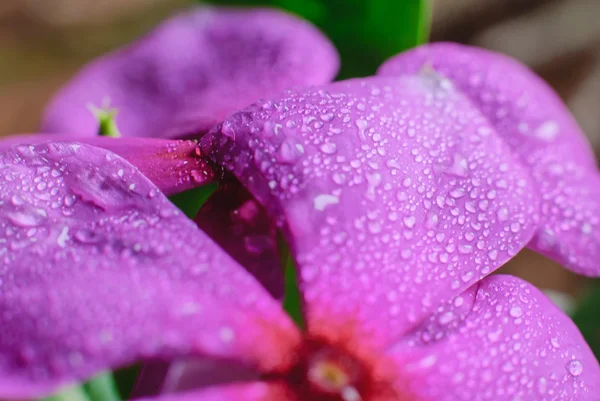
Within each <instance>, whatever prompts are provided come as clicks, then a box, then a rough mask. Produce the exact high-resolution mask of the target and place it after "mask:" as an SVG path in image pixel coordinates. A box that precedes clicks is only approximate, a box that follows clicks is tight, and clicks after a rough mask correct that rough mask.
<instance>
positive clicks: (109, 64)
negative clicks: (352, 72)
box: [42, 7, 338, 137]
mask: <svg viewBox="0 0 600 401" xmlns="http://www.w3.org/2000/svg"><path fill="white" fill-rule="evenodd" d="M337 67H338V56H337V53H336V51H335V49H334V48H333V46H332V44H331V43H330V42H329V41H328V40H327V39H326V38H325V36H324V35H322V34H321V33H320V32H319V31H318V30H317V29H316V28H314V27H313V26H311V25H310V24H309V23H307V22H305V21H302V20H300V19H298V18H296V17H293V16H291V15H288V14H285V13H283V12H279V11H275V10H268V9H255V10H244V9H239V10H235V9H216V8H208V7H197V8H195V9H192V10H191V11H189V12H187V13H183V14H180V15H177V16H175V17H172V18H171V19H169V20H167V21H166V22H164V23H163V24H162V25H160V26H159V27H158V28H156V29H155V30H154V31H152V32H151V33H150V34H148V35H147V36H146V37H144V38H143V39H141V40H139V41H137V42H135V43H134V44H132V45H130V46H128V47H126V48H124V49H121V50H119V51H117V52H115V53H112V54H110V55H107V56H105V57H103V58H101V59H99V60H97V61H94V62H93V63H92V64H90V65H88V66H87V67H85V68H84V69H83V70H82V71H81V72H80V73H79V74H78V75H77V76H76V77H75V78H74V80H73V81H72V82H71V83H70V84H68V85H67V86H66V87H65V88H64V89H62V90H61V91H60V92H59V93H58V95H57V96H56V97H55V98H54V100H53V101H52V102H51V104H50V105H49V106H48V109H47V111H46V114H45V118H44V122H43V125H42V130H43V131H45V132H76V133H79V134H81V135H88V136H93V135H97V131H98V123H97V121H96V119H95V118H94V116H93V115H92V113H91V112H89V111H88V105H89V104H95V105H96V106H100V105H101V104H102V103H103V102H104V100H103V99H110V105H111V107H114V108H116V109H117V110H118V115H117V116H116V122H117V125H118V126H119V128H120V131H121V132H122V134H123V135H124V136H143V137H178V136H179V137H181V136H185V135H189V134H197V133H201V132H204V131H206V130H208V129H209V128H210V127H211V126H212V125H214V124H215V123H217V122H219V121H221V120H223V119H224V118H225V117H226V116H228V115H229V114H231V113H233V112H234V111H236V110H238V109H240V108H241V107H245V106H247V105H248V104H250V103H252V102H254V101H256V100H258V99H260V98H261V97H266V96H272V95H275V94H277V93H279V92H281V91H283V90H284V89H286V88H288V87H293V86H296V85H298V86H304V85H310V84H320V83H325V82H328V81H330V80H331V79H332V78H333V77H334V76H335V73H336V71H337Z"/></svg>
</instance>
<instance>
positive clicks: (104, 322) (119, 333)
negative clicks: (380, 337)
mask: <svg viewBox="0 0 600 401" xmlns="http://www.w3.org/2000/svg"><path fill="white" fill-rule="evenodd" d="M0 174H1V175H2V180H0V204H1V205H2V207H1V209H0V261H1V264H0V326H1V327H2V336H0V397H2V398H5V399H11V398H29V397H37V396H40V395H45V394H47V393H48V392H50V391H52V390H55V389H56V387H57V386H58V385H61V384H66V383H68V382H70V381H72V380H76V379H83V378H86V377H89V376H90V375H91V374H93V373H96V372H98V371H99V370H104V369H110V368H114V367H117V366H123V365H126V364H130V363H133V362H135V361H136V360H139V359H142V358H143V359H147V358H172V357H176V356H183V355H190V356H211V357H224V358H236V359H237V360H239V361H240V363H248V364H251V365H260V366H267V368H268V366H269V365H270V364H273V365H275V364H278V363H279V359H278V358H279V351H280V349H279V348H277V347H280V346H281V347H283V346H284V345H285V344H286V341H287V342H290V343H293V342H294V341H295V338H296V335H297V334H296V332H295V329H294V327H293V325H292V323H291V322H290V321H289V319H287V317H286V316H285V315H284V314H283V312H282V311H281V309H280V308H279V305H278V304H277V303H276V302H275V301H273V300H272V298H271V297H270V296H269V295H268V294H267V292H266V291H265V290H264V289H263V288H262V287H261V286H260V285H259V284H258V283H257V282H256V281H255V280H254V279H253V278H252V277H251V276H250V275H248V274H247V273H246V272H245V271H244V270H243V269H242V268H241V267H240V266H239V265H237V264H236V263H235V262H234V261H233V260H232V259H231V258H230V257H229V256H227V255H226V254H225V253H224V252H223V251H221V249H220V248H219V247H218V246H216V245H215V244H214V243H213V242H212V241H211V240H209V239H208V238H207V237H206V235H204V234H203V233H202V232H201V231H199V230H198V229H197V227H196V226H195V225H194V224H193V222H192V221H190V220H187V219H186V218H185V217H184V216H183V215H182V214H181V213H180V212H179V211H178V210H177V209H176V208H175V207H174V206H172V205H171V203H170V202H169V201H168V200H167V199H166V198H165V197H164V195H162V194H161V193H160V192H159V191H158V189H157V188H156V187H155V186H154V185H152V183H151V182H150V181H148V180H147V179H146V178H145V177H144V176H143V175H141V174H140V173H139V171H138V170H137V169H136V168H135V167H133V166H132V165H131V164H129V163H127V162H126V161H124V160H123V159H121V158H120V157H118V156H116V155H114V154H111V153H109V152H107V151H105V150H102V149H98V148H94V147H89V146H86V145H81V144H76V143H65V142H56V143H45V144H40V145H37V146H17V147H15V148H12V149H10V150H5V151H3V152H2V153H0ZM271 336H274V337H271ZM272 338H276V339H277V342H276V344H278V345H277V346H275V345H273V344H274V343H275V342H274V340H273V341H271V340H270V339H272ZM263 340H264V342H263Z"/></svg>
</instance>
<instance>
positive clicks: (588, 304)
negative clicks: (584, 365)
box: [571, 281, 600, 359]
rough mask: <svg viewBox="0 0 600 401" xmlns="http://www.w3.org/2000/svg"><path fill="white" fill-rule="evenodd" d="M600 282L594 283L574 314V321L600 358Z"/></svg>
mask: <svg viewBox="0 0 600 401" xmlns="http://www.w3.org/2000/svg"><path fill="white" fill-rule="evenodd" d="M599 310H600V282H598V281H597V282H596V283H595V285H593V286H592V287H591V288H590V290H589V292H588V293H587V296H586V297H585V298H584V299H583V300H582V301H581V302H580V303H579V305H578V306H577V309H576V310H575V312H574V313H573V314H572V316H571V317H572V318H573V321H574V322H575V324H576V325H577V327H579V330H580V331H581V334H583V337H584V338H585V340H586V341H587V343H588V344H589V346H590V348H591V349H592V351H593V352H594V354H595V355H596V357H597V358H598V359H600V313H598V311H599Z"/></svg>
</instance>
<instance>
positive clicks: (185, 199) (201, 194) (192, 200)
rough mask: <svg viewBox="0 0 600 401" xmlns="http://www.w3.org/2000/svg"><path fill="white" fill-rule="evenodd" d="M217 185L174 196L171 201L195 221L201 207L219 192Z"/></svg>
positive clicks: (212, 184)
mask: <svg viewBox="0 0 600 401" xmlns="http://www.w3.org/2000/svg"><path fill="white" fill-rule="evenodd" d="M217 186H218V184H217V183H210V184H206V185H203V186H201V187H198V188H194V189H190V190H189V191H185V192H182V193H180V194H177V195H173V196H171V197H170V198H169V200H170V201H171V202H172V203H173V204H174V205H175V206H177V207H178V208H179V210H181V211H182V212H183V213H184V214H185V215H186V216H187V217H189V218H190V219H193V218H194V217H196V214H197V213H198V210H200V207H202V205H204V203H205V202H206V201H207V200H208V198H210V196H211V195H212V194H213V192H215V191H216V190H217Z"/></svg>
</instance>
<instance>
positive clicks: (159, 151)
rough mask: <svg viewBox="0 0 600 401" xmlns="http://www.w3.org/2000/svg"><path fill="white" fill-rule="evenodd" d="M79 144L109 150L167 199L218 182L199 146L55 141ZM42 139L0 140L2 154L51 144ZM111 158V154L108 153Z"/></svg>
mask: <svg viewBox="0 0 600 401" xmlns="http://www.w3.org/2000/svg"><path fill="white" fill-rule="evenodd" d="M57 140H59V141H60V140H66V141H73V140H77V142H79V143H85V144H88V145H92V146H96V147H99V148H103V149H107V150H110V151H111V152H113V153H115V154H117V155H119V156H121V157H122V158H124V159H125V160H127V161H128V162H129V163H131V164H133V165H134V166H135V167H137V168H138V169H139V170H140V172H141V173H142V174H144V175H145V176H146V177H147V178H148V179H150V181H152V182H153V183H154V185H156V186H157V187H158V188H159V189H160V190H161V192H163V193H164V194H166V195H167V196H170V195H173V194H176V193H179V192H183V191H186V190H188V189H192V188H196V187H199V186H202V185H205V184H208V183H210V182H213V181H214V180H215V175H216V172H215V170H214V168H213V167H212V166H211V165H209V163H208V162H207V161H206V160H205V159H204V158H202V157H200V156H199V155H198V154H197V153H196V148H197V143H196V142H193V141H178V140H167V139H144V138H135V139H134V138H108V137H89V138H85V137H79V136H77V135H73V134H69V135H60V136H55V137H53V138H52V141H57ZM48 141H49V138H48V137H46V136H43V135H18V136H11V137H8V138H4V139H2V140H0V151H1V150H6V149H9V148H11V147H12V146H14V145H15V144H17V145H32V144H39V143H43V142H48ZM106 155H107V157H111V156H110V153H106Z"/></svg>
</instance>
